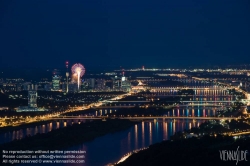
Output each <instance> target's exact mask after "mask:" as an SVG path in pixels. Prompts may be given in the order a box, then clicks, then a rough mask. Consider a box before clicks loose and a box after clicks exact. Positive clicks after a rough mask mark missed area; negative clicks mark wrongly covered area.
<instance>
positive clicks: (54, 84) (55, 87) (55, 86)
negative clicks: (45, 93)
mask: <svg viewBox="0 0 250 166" xmlns="http://www.w3.org/2000/svg"><path fill="white" fill-rule="evenodd" d="M52 90H54V91H59V90H60V77H59V76H58V75H55V76H53V77H52Z"/></svg>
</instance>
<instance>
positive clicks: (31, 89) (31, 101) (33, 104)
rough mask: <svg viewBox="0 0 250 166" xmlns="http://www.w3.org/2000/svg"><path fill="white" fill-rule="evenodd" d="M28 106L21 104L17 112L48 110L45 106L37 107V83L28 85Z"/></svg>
mask: <svg viewBox="0 0 250 166" xmlns="http://www.w3.org/2000/svg"><path fill="white" fill-rule="evenodd" d="M27 90H28V106H20V107H18V108H17V110H16V111H17V112H25V111H47V110H46V109H44V108H38V107H37V85H34V84H31V85H28V89H27Z"/></svg>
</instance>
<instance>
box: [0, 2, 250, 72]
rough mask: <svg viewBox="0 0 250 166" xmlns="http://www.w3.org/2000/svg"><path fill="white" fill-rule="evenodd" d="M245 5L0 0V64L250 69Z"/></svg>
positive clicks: (248, 7)
mask: <svg viewBox="0 0 250 166" xmlns="http://www.w3.org/2000/svg"><path fill="white" fill-rule="evenodd" d="M249 40H250V2H249V0H161V1H157V0H105V1H104V0H103V1H101V0H0V65H1V66H3V67H6V66H20V67H27V66H28V67H34V66H38V67H63V66H64V63H65V61H66V60H69V62H71V65H72V63H75V62H80V63H82V64H83V65H85V66H86V68H87V67H105V66H114V67H115V66H123V67H124V68H129V67H141V66H142V65H145V67H165V68H167V67H189V66H195V65H198V66H200V65H213V64H216V65H218V64H234V63H235V64H240V63H242V64H244V63H247V64H250V41H249Z"/></svg>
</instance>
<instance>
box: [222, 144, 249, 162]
mask: <svg viewBox="0 0 250 166" xmlns="http://www.w3.org/2000/svg"><path fill="white" fill-rule="evenodd" d="M219 152H220V159H221V160H222V161H236V165H237V164H238V162H239V161H248V160H247V155H248V151H247V150H239V146H238V148H237V150H220V151H219Z"/></svg>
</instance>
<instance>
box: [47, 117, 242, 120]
mask: <svg viewBox="0 0 250 166" xmlns="http://www.w3.org/2000/svg"><path fill="white" fill-rule="evenodd" d="M50 119H55V120H57V119H58V120H59V119H62V120H63V119H65V120H67V119H72V120H80V119H91V120H95V119H102V120H104V119H129V120H159V119H161V120H166V119H171V120H177V119H184V120H185V119H187V120H188V119H189V120H232V119H239V118H236V117H196V116H192V117H191V116H187V117H185V116H137V117H114V116H58V117H51V118H50Z"/></svg>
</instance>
